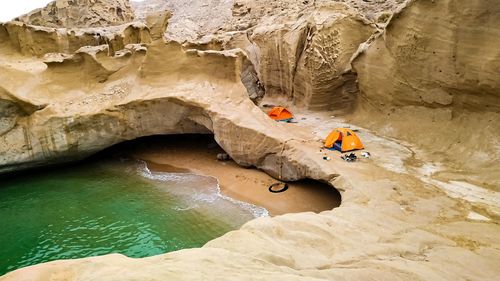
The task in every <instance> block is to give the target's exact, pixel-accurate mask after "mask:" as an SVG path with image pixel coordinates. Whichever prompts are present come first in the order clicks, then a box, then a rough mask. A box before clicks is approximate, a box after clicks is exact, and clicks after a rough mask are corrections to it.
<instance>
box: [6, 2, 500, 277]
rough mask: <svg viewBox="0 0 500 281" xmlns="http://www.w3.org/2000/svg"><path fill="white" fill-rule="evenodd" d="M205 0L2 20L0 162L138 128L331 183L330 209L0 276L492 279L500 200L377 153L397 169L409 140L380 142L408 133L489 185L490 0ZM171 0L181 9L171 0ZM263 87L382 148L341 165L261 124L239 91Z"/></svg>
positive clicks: (493, 92) (294, 176)
mask: <svg viewBox="0 0 500 281" xmlns="http://www.w3.org/2000/svg"><path fill="white" fill-rule="evenodd" d="M156 2H158V1H156ZM160 2H162V1H160ZM215 2H216V5H217V7H219V8H220V9H221V10H220V11H219V12H214V11H216V10H213V11H212V12H211V14H210V15H212V16H213V17H214V18H213V23H214V24H213V25H211V24H210V23H209V22H210V21H211V20H212V19H211V18H210V17H207V16H206V15H203V13H196V12H195V13H194V14H192V15H190V16H189V17H185V18H184V17H177V18H176V19H175V18H174V17H172V18H170V20H169V26H170V25H173V24H176V23H178V24H177V27H176V28H177V29H176V30H177V31H176V32H175V34H174V35H176V36H174V37H173V36H172V34H169V32H168V26H167V19H168V18H169V16H170V14H169V13H168V12H166V11H163V10H162V9H161V7H163V6H156V7H157V9H156V10H155V9H153V10H154V14H155V15H152V14H151V13H145V14H141V12H140V11H139V13H137V11H135V12H136V14H137V15H138V16H137V18H138V19H139V20H140V21H141V22H137V23H127V24H121V25H117V26H114V27H112V28H111V27H105V28H100V27H93V28H90V29H88V28H84V29H68V28H54V27H39V26H33V25H30V24H26V23H22V22H10V23H6V24H2V25H0V173H8V172H12V171H16V170H20V169H26V168H31V167H37V166H42V165H49V164H55V163H63V162H67V161H74V160H78V159H81V158H84V157H86V156H88V155H90V154H92V153H94V152H96V151H99V150H102V149H104V148H106V147H108V146H110V145H113V144H115V143H119V142H122V141H124V140H129V139H133V138H137V137H141V136H147V135H153V134H178V133H213V134H214V136H215V139H216V141H217V142H218V143H219V144H220V145H221V147H222V148H223V149H224V150H226V151H227V152H228V153H229V154H230V155H231V157H232V158H233V159H234V160H235V161H236V162H237V163H239V164H240V165H244V166H255V167H258V168H260V169H262V170H264V171H266V172H267V173H269V174H270V175H272V176H274V177H276V178H279V179H283V180H298V179H301V178H312V179H317V180H321V181H324V182H328V183H329V184H330V185H332V186H335V187H336V188H337V189H339V190H340V191H341V192H342V205H341V206H340V207H339V208H336V209H334V210H332V211H326V212H322V213H320V214H315V213H300V214H287V215H284V216H279V217H273V218H260V219H257V220H254V221H251V222H249V223H248V224H246V225H244V226H243V227H242V228H241V229H240V230H237V231H233V232H230V233H227V234H226V235H224V236H222V237H220V238H218V239H216V240H214V241H211V242H209V243H207V245H205V246H204V247H203V248H201V249H188V250H182V251H177V252H173V253H168V254H164V255H158V256H155V257H150V258H144V259H129V258H126V257H124V256H121V255H106V256H102V257H91V258H86V259H80V260H67V261H55V262H51V263H45V264H41V265H36V266H32V267H27V268H23V269H20V270H16V271H14V272H12V273H8V274H7V275H5V276H3V277H0V279H1V280H89V279H98V280H117V279H120V280H165V279H175V280H194V279H196V280H203V279H217V280H235V279H236V280H255V279H273V280H370V279H377V280H496V279H497V278H498V276H499V274H500V272H499V268H498V264H500V240H499V236H498V233H500V228H499V224H498V220H499V217H500V215H499V214H500V212H498V204H497V203H498V199H497V198H499V197H498V195H497V194H495V193H493V192H490V191H489V190H488V191H487V192H485V194H487V196H485V197H488V199H491V200H490V201H489V202H493V204H491V206H487V205H486V204H482V203H481V202H479V203H477V202H476V203H477V204H476V203H471V202H469V201H467V200H464V199H462V198H451V197H450V196H448V195H447V194H446V193H445V192H444V191H442V190H441V189H440V188H439V187H438V186H437V185H434V184H433V182H432V181H425V180H424V179H423V178H422V177H421V175H419V174H417V173H414V174H411V173H410V172H408V171H404V170H403V171H401V170H398V169H394V168H393V167H394V165H392V166H389V168H387V166H384V165H383V164H384V163H387V161H386V159H385V158H386V157H387V155H388V154H389V153H393V154H392V155H391V157H392V158H390V159H389V160H394V162H397V163H399V162H398V161H400V162H403V163H404V162H405V161H407V160H408V159H409V158H410V157H409V156H408V154H411V152H413V151H411V150H409V149H408V148H407V147H403V146H402V145H400V144H399V143H398V142H402V141H401V140H394V139H391V138H383V137H381V136H380V135H383V134H387V135H391V136H396V137H401V138H403V139H406V140H409V141H414V142H415V144H418V145H420V146H421V147H424V148H426V151H427V150H428V151H430V154H431V155H435V157H438V158H445V159H447V160H450V161H448V162H449V163H451V164H450V165H457V166H456V167H455V168H456V169H457V171H458V172H459V173H461V174H460V176H461V177H463V175H462V174H465V176H467V173H468V172H469V171H467V170H465V169H463V167H466V168H467V167H472V168H471V169H474V171H473V172H476V171H477V170H478V169H477V167H478V165H479V164H481V163H482V164H481V165H484V166H485V167H484V169H483V170H484V174H480V176H478V177H477V178H476V180H478V181H489V182H493V183H495V181H498V178H499V176H498V174H495V173H496V171H498V170H497V169H496V166H495V161H496V160H497V157H498V156H497V155H498V144H497V140H498V135H497V134H498V132H499V130H498V124H499V123H498V122H497V121H498V113H499V112H498V79H496V78H495V76H494V75H495V74H498V72H499V69H498V63H499V61H498V48H496V46H498V40H499V39H498V36H496V37H495V36H494V34H497V33H498V26H499V25H498V16H496V15H498V9H497V7H496V6H495V5H494V3H493V1H451V0H450V1H447V0H442V1H427V0H419V1H413V2H411V3H407V2H406V1H354V0H353V1H333V2H332V1H326V0H325V1H299V2H297V1H291V0H290V1H272V0H271V1H236V2H234V3H233V2H231V1H215ZM215 2H214V3H215ZM57 3H59V2H57ZM160 4H161V3H160ZM166 5H167V6H168V7H174V8H175V9H177V10H176V11H174V13H175V12H176V13H178V14H182V13H188V12H189V7H188V6H187V5H185V4H183V3H181V2H179V1H172V2H170V3H169V4H166ZM206 5H210V3H209V1H205V0H200V1H197V2H196V6H197V7H202V8H203V9H204V10H203V11H205V10H206V11H210V10H211V9H210V6H206ZM214 5H215V4H214ZM407 5H408V6H407ZM142 7H144V6H142ZM405 7H406V8H405ZM172 9H173V8H172ZM217 11H218V10H217ZM394 16H395V17H394ZM49 18H50V17H49ZM177 21H178V22H177ZM108 24H110V23H105V25H108ZM47 25H49V24H47ZM386 27H387V28H386ZM165 28H166V29H167V30H165ZM208 30H210V31H211V33H210V34H204V33H205V31H208ZM174 39H175V40H174ZM351 66H353V67H351ZM356 81H357V82H358V83H355V82H356ZM357 87H359V92H358V90H357ZM264 90H265V94H266V95H269V96H273V95H275V96H278V97H286V98H288V99H289V101H290V102H295V103H296V104H300V105H302V106H303V107H307V108H309V109H331V110H345V111H346V112H345V113H346V114H348V115H345V116H347V117H349V118H350V119H352V120H354V121H355V122H357V123H359V124H360V125H363V126H368V127H371V128H374V129H375V130H374V132H376V133H377V134H378V136H375V135H374V134H372V133H370V132H369V131H367V130H364V129H361V130H360V131H359V132H358V133H359V134H360V135H361V136H362V137H363V140H364V141H365V140H367V142H366V144H367V145H369V147H370V150H371V149H372V148H373V149H375V147H377V146H378V145H382V144H387V147H388V149H386V150H380V153H375V152H374V151H373V150H371V151H372V152H374V153H373V155H372V158H371V159H361V160H360V161H359V162H357V163H347V162H344V161H342V160H341V159H340V158H339V157H338V154H335V153H336V152H332V151H326V152H325V151H323V150H322V149H321V146H322V143H321V142H320V141H318V140H316V139H315V138H314V137H313V136H311V135H309V136H304V134H303V133H302V134H301V133H300V132H299V131H300V129H299V127H294V125H295V124H280V123H277V122H274V121H272V120H271V119H269V118H268V117H267V116H266V114H265V113H263V112H262V110H261V109H260V108H259V107H257V106H256V105H255V104H254V103H253V102H252V101H251V100H250V98H249V93H250V95H251V96H257V97H259V95H262V94H263V91H264ZM330 115H331V114H330V113H329V114H328V118H329V119H327V120H326V121H324V123H331V122H333V121H332V120H333V119H332V118H330V117H331V116H330ZM310 119H312V118H310ZM304 122H305V121H304ZM476 129H479V130H480V134H478V133H477V132H475V130H476ZM431 144H432V145H431ZM401 151H403V152H401ZM436 151H441V152H440V153H436ZM455 154H456V155H455ZM324 155H330V156H331V159H330V160H329V161H328V160H325V159H324V158H323V157H324ZM327 159H328V158H327ZM384 161H386V162H384ZM454 163H456V164H454ZM478 163H479V164H478ZM391 164H392V163H391ZM402 165H403V164H402ZM469 165H470V166H469ZM479 171H481V169H479ZM459 179H462V178H459ZM472 179H473V180H474V178H472ZM456 187H457V186H456V185H455V186H453V188H456ZM466 195H468V194H466ZM483 199H484V198H483ZM495 200H496V201H495Z"/></svg>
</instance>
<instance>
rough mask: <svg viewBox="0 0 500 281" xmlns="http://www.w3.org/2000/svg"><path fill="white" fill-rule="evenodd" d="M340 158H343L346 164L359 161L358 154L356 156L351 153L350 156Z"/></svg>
mask: <svg viewBox="0 0 500 281" xmlns="http://www.w3.org/2000/svg"><path fill="white" fill-rule="evenodd" d="M340 158H342V160H344V161H346V162H354V161H356V160H357V159H358V156H356V154H354V153H349V154H344V155H342V156H340Z"/></svg>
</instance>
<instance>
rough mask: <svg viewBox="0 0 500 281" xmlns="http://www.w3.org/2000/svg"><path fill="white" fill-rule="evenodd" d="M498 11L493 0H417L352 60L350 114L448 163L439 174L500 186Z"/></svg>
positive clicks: (357, 120) (358, 120)
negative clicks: (355, 86)
mask: <svg viewBox="0 0 500 281" xmlns="http://www.w3.org/2000/svg"><path fill="white" fill-rule="evenodd" d="M498 13H500V9H499V7H498V5H497V4H496V2H495V1H468V2H460V1H459V2H457V1H414V3H413V4H412V5H411V7H410V8H408V9H406V10H404V11H403V12H402V13H401V14H399V15H398V16H397V17H396V18H395V19H394V20H393V21H392V22H391V23H390V25H389V27H388V29H387V31H386V32H385V33H384V34H383V35H382V36H380V37H378V39H376V40H375V41H374V42H373V43H372V44H371V46H370V47H369V48H368V49H367V50H366V51H365V52H364V53H363V54H362V55H360V56H359V57H358V58H357V59H355V61H354V67H355V70H356V72H357V74H358V81H359V88H360V97H359V99H358V102H357V105H358V107H357V110H356V111H355V113H354V115H353V116H352V120H354V121H356V122H357V123H359V124H363V125H364V126H368V127H370V128H373V129H376V130H380V131H383V132H382V133H383V134H386V135H390V136H394V137H397V138H399V139H404V140H407V141H409V142H411V143H415V144H419V145H420V146H421V147H422V148H423V149H425V150H426V151H428V152H430V153H429V154H430V155H429V159H431V160H432V161H436V162H448V163H449V164H448V166H450V171H449V172H447V173H441V175H437V176H438V177H440V178H441V179H446V180H449V179H451V178H454V177H455V178H456V177H457V176H458V177H462V178H467V180H468V181H471V182H473V183H474V184H477V185H480V186H484V187H487V188H492V189H494V190H496V191H499V189H498V187H499V186H500V165H499V163H500V162H499V161H498V160H499V159H500V149H499V148H500V146H499V145H500V143H499V142H498V140H499V139H500V107H499V105H500V79H498V76H499V74H500V52H499V48H498V47H499V46H500V37H498V36H496V35H495V34H498V33H499V32H500V17H495V16H488V15H493V14H498ZM460 175H466V176H465V177H464V176H460Z"/></svg>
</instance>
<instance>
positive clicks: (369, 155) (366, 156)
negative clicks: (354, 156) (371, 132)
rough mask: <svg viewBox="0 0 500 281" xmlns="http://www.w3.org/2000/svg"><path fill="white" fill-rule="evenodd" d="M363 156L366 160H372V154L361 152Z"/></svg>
mask: <svg viewBox="0 0 500 281" xmlns="http://www.w3.org/2000/svg"><path fill="white" fill-rule="evenodd" d="M361 156H363V157H365V158H370V157H371V154H370V152H368V151H363V152H361Z"/></svg>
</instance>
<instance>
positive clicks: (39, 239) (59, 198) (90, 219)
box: [0, 161, 266, 275]
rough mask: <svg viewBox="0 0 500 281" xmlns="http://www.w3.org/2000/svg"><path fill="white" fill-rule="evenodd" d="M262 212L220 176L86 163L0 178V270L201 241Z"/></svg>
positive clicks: (148, 251) (0, 272) (173, 247)
mask: <svg viewBox="0 0 500 281" xmlns="http://www.w3.org/2000/svg"><path fill="white" fill-rule="evenodd" d="M265 213H266V212H265V210H263V209H259V208H257V207H255V206H253V205H249V204H245V203H241V202H237V201H234V200H231V199H229V198H226V197H224V196H221V195H220V194H219V190H218V185H217V180H216V179H214V178H211V177H204V176H199V175H193V174H169V173H151V172H149V171H148V170H147V168H145V165H143V164H140V163H136V162H131V161H127V162H125V163H123V162H119V161H116V162H112V163H105V164H102V163H101V164H98V163H85V164H81V165H78V166H75V167H70V168H64V169H61V168H58V169H54V170H51V171H43V172H37V173H29V174H27V175H21V176H17V177H15V178H10V179H7V180H5V179H3V180H1V182H0V218H1V222H2V230H1V231H0V275H3V274H4V273H6V272H8V271H11V270H14V269H17V268H20V267H24V266H28V265H33V264H37V263H42V262H47V261H51V260H57V259H70V258H81V257H88V256H96V255H104V254H108V253H121V254H124V255H126V256H129V257H145V256H152V255H157V254H161V253H165V252H169V251H174V250H178V249H185V248H192V247H199V246H202V245H203V244H204V243H206V242H207V241H209V240H211V239H213V238H216V237H218V236H221V235H222V234H224V233H226V232H228V231H230V230H233V229H235V228H238V227H239V226H241V225H242V224H243V223H245V222H246V221H248V220H250V219H252V218H255V217H256V216H261V215H265Z"/></svg>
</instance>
